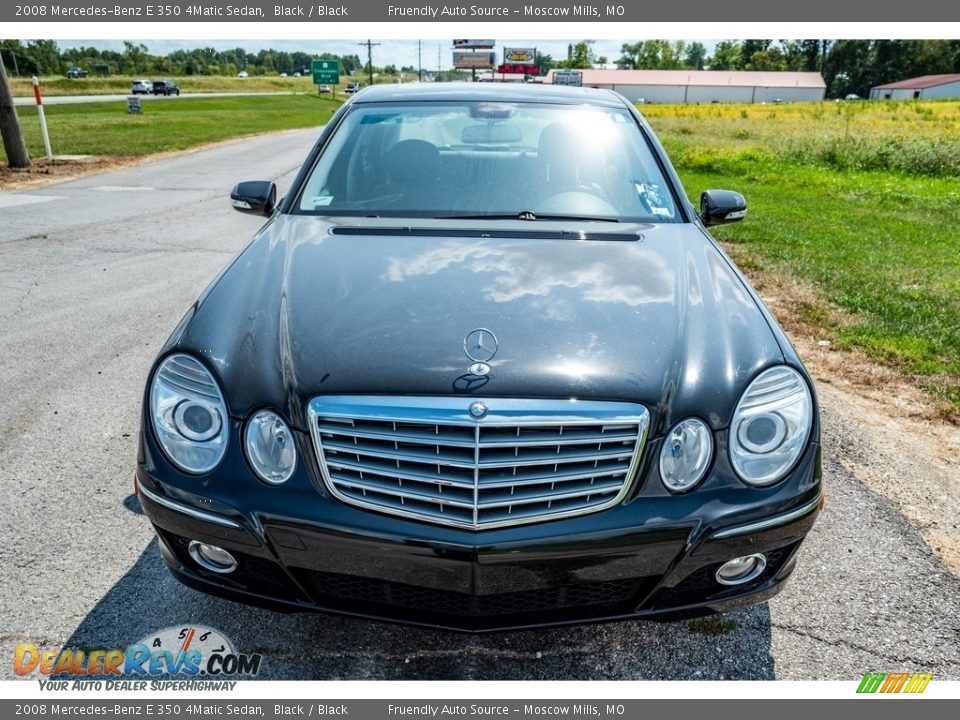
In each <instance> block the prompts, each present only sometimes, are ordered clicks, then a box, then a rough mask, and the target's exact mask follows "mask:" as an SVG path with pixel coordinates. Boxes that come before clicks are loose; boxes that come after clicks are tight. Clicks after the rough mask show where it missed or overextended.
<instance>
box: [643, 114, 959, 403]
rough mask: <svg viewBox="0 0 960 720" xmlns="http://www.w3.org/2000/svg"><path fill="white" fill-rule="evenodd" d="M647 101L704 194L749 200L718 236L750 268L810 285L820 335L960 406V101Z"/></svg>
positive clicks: (692, 189) (682, 168)
mask: <svg viewBox="0 0 960 720" xmlns="http://www.w3.org/2000/svg"><path fill="white" fill-rule="evenodd" d="M641 109H642V110H643V112H644V115H645V116H646V117H647V119H648V120H649V122H650V123H651V125H652V126H653V127H654V128H655V129H656V131H657V133H658V135H659V136H660V138H661V140H662V141H663V142H664V144H665V146H666V147H667V150H668V152H669V153H670V156H671V157H672V158H673V161H674V163H675V164H676V166H677V170H678V172H679V173H680V175H681V178H682V180H683V182H684V186H685V188H686V190H687V192H688V193H689V194H690V196H691V199H692V200H694V202H695V203H698V202H699V192H700V191H701V190H703V189H705V188H708V187H711V188H713V187H721V188H729V189H733V190H738V191H740V192H742V193H743V194H744V195H745V196H746V197H747V202H748V206H749V208H750V213H749V215H748V218H747V220H746V221H744V222H743V223H741V224H739V225H732V226H729V227H723V228H719V229H717V230H716V236H717V237H718V239H720V240H722V241H724V242H726V243H728V244H730V246H731V250H732V251H734V254H735V256H736V257H737V258H738V260H739V261H740V263H741V266H742V267H743V268H744V270H745V271H746V272H747V274H748V275H749V274H762V273H764V272H766V271H772V272H775V273H777V274H779V275H781V276H783V277H787V278H790V279H791V280H792V281H797V282H800V283H802V284H804V285H807V286H812V287H813V289H814V290H815V293H816V296H817V297H819V298H820V299H821V300H822V304H816V305H813V306H807V307H804V308H801V311H803V312H805V314H806V315H807V317H805V318H803V320H804V321H805V322H807V323H808V324H811V325H813V326H815V327H817V328H818V329H819V331H820V332H822V333H823V337H828V338H830V339H831V340H832V341H833V342H835V343H837V344H839V345H840V346H847V347H857V348H860V349H862V350H864V351H866V352H867V353H868V354H869V355H870V356H871V357H872V358H873V359H875V360H877V361H880V362H882V363H886V364H890V365H893V366H895V367H897V368H899V369H901V370H902V371H903V372H904V373H906V374H907V375H910V376H913V377H914V379H915V380H916V382H917V383H918V384H919V385H921V386H922V387H925V388H926V389H928V390H929V391H931V392H933V393H935V394H937V395H939V396H942V397H944V398H946V399H947V400H949V401H950V402H951V403H952V404H953V406H954V407H955V408H960V103H957V102H927V103H918V102H896V103H891V102H859V103H832V102H825V103H813V104H797V105H766V106H757V105H744V106H739V105H737V106H734V105H724V106H717V105H708V106H656V105H654V106H644V107H642V108H641Z"/></svg>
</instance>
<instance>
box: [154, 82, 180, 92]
mask: <svg viewBox="0 0 960 720" xmlns="http://www.w3.org/2000/svg"><path fill="white" fill-rule="evenodd" d="M152 92H153V94H154V95H179V94H180V88H179V87H178V86H177V84H176V83H175V82H174V81H173V80H154V81H153V90H152Z"/></svg>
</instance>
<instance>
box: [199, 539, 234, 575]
mask: <svg viewBox="0 0 960 720" xmlns="http://www.w3.org/2000/svg"><path fill="white" fill-rule="evenodd" d="M187 550H188V551H189V552H190V557H192V558H193V560H194V562H196V563H197V565H199V566H200V567H202V568H203V569H204V570H209V571H210V572H215V573H223V574H226V573H232V572H233V571H234V570H236V569H237V560H236V558H234V557H233V555H231V554H230V553H228V552H227V551H226V550H224V549H223V548H221V547H217V546H216V545H207V544H206V543H202V542H197V541H196V540H191V541H190V545H189V546H188V547H187Z"/></svg>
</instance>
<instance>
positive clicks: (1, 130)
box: [0, 56, 30, 168]
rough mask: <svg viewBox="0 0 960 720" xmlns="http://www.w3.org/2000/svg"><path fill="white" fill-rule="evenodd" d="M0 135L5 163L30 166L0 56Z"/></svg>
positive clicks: (16, 166) (23, 166)
mask: <svg viewBox="0 0 960 720" xmlns="http://www.w3.org/2000/svg"><path fill="white" fill-rule="evenodd" d="M0 135H2V136H3V149H4V151H5V152H6V153H7V164H8V165H9V166H10V167H12V168H25V167H30V156H29V155H27V146H26V145H25V144H24V143H23V133H21V132H20V121H19V120H18V119H17V108H16V106H15V105H14V104H13V93H12V92H11V90H10V84H9V83H8V82H7V69H6V68H5V67H4V66H3V57H2V56H0Z"/></svg>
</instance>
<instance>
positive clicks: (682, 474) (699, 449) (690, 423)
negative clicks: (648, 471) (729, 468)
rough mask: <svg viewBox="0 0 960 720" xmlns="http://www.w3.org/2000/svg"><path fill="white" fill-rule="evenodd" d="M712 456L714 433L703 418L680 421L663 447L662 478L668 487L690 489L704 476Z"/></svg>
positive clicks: (661, 449)
mask: <svg viewBox="0 0 960 720" xmlns="http://www.w3.org/2000/svg"><path fill="white" fill-rule="evenodd" d="M712 455H713V434H712V433H711V432H710V428H708V427H707V426H706V425H705V424H704V423H703V421H701V420H697V419H696V418H687V419H686V420H681V421H680V422H678V423H677V424H676V425H674V426H673V429H672V430H671V431H670V432H669V433H668V434H667V437H666V439H665V440H664V441H663V447H662V448H660V478H661V479H662V480H663V484H664V485H666V486H667V489H668V490H672V491H673V492H683V491H684V490H689V489H690V488H692V487H693V486H694V485H696V484H697V483H698V482H700V479H701V478H702V477H703V474H704V473H705V472H706V471H707V466H708V465H709V464H710V457H711V456H712Z"/></svg>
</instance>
